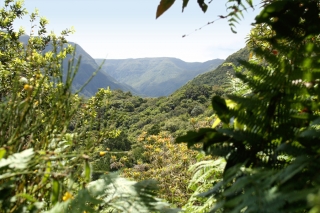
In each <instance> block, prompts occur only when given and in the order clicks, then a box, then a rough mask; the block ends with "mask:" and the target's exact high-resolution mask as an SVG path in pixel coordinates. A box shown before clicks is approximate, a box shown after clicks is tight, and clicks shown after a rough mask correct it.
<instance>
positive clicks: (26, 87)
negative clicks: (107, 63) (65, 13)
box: [0, 0, 320, 213]
mask: <svg viewBox="0 0 320 213" xmlns="http://www.w3.org/2000/svg"><path fill="white" fill-rule="evenodd" d="M227 2H228V5H229V4H231V6H230V7H228V9H229V10H231V11H232V12H231V13H229V15H227V16H226V17H228V18H229V21H230V25H231V27H234V24H233V23H234V22H235V21H236V20H237V19H238V16H239V15H241V12H242V10H243V9H245V8H246V7H253V3H252V1H246V2H247V3H244V1H233V0H229V1H227ZM173 3H174V0H161V1H160V5H159V7H158V11H157V17H159V16H160V15H161V14H163V13H164V12H165V11H166V10H167V9H168V8H170V6H171V5H172V4H173ZM262 3H263V10H262V12H261V14H260V15H259V16H257V17H256V24H255V26H254V28H253V29H252V31H251V33H250V35H249V37H248V40H247V47H246V48H244V49H242V50H240V51H239V52H238V53H237V54H235V55H233V56H230V57H229V58H228V59H227V60H226V62H227V64H225V65H223V66H220V67H218V68H217V69H216V70H215V71H212V72H209V73H206V74H203V75H200V76H198V77H197V78H195V79H194V80H193V81H191V82H189V83H188V84H186V85H185V86H183V87H182V88H180V89H179V90H178V91H176V92H175V93H173V94H172V95H170V96H168V97H160V98H141V97H137V96H133V95H132V93H131V92H123V91H120V90H116V91H111V90H110V89H108V88H102V89H100V90H98V91H97V93H96V94H95V95H94V96H93V97H91V98H88V99H86V98H81V97H80V96H79V95H78V94H79V92H80V91H75V90H74V88H72V87H73V85H74V84H73V82H74V80H75V78H76V76H77V71H78V69H79V66H80V59H76V58H75V55H76V53H75V52H74V48H73V47H72V46H70V45H67V41H66V39H65V37H66V36H67V35H68V34H69V33H71V31H70V30H66V31H63V32H62V33H61V36H56V35H54V34H47V32H46V24H47V20H46V19H44V18H39V17H38V14H37V13H36V12H34V13H31V14H30V19H31V23H33V25H32V28H33V29H35V26H36V25H35V24H34V23H35V22H36V21H37V20H38V18H39V27H38V29H37V30H38V33H37V34H36V35H31V36H30V37H29V38H28V39H27V40H26V41H25V42H24V44H23V43H21V42H20V41H21V40H19V39H21V38H24V39H25V38H26V37H24V36H23V33H24V32H23V30H22V29H21V30H19V31H18V32H15V31H14V29H13V24H12V23H13V21H14V20H15V19H16V18H22V17H23V16H24V15H25V14H26V11H25V9H23V5H22V3H21V2H20V1H17V2H14V1H10V0H7V1H5V5H4V8H2V9H1V16H0V27H1V31H0V34H1V39H0V62H1V66H0V81H1V87H0V98H1V100H0V101H1V102H0V111H1V114H0V125H1V127H0V135H1V137H0V171H1V172H0V209H1V211H2V212H67V211H68V212H125V211H127V212H162V211H166V212H171V211H172V212H175V211H177V210H176V209H171V208H170V206H169V205H168V204H167V203H165V201H163V199H164V200H166V201H168V202H170V203H171V204H170V205H172V206H177V207H181V208H182V209H183V210H185V211H186V212H311V213H316V212H320V211H319V198H320V196H319V191H320V179H319V175H318V171H319V169H320V168H319V165H320V164H319V163H320V162H319V145H318V141H319V104H318V102H319V100H318V98H319V97H318V95H319V92H320V91H319V75H318V73H319V61H320V59H319V52H320V46H319V44H320V40H319V33H320V28H319V26H318V20H319V14H320V6H319V5H320V2H319V1H316V0H311V1H310V0H308V1H307V0H299V1H295V0H293V1H282V0H278V1H276V0H274V1H262ZM187 4H188V0H187V1H183V8H185V7H186V6H187ZM198 4H199V6H200V8H201V10H203V11H204V12H205V11H206V9H207V7H208V5H207V4H206V3H205V2H204V1H198ZM48 45H52V46H51V47H50V48H49V49H48ZM46 48H47V49H46ZM66 58H67V59H68V60H69V62H68V63H66V60H65V59H66ZM237 59H240V60H237ZM64 68H67V70H68V72H64ZM212 97H213V98H212ZM210 105H212V108H210ZM212 109H213V111H212ZM176 137H178V138H177V139H176V141H177V142H179V143H180V144H175V143H174V139H175V138H176ZM188 147H189V148H193V149H192V150H191V149H188ZM199 150H202V151H204V152H205V153H206V154H207V156H205V155H204V154H203V153H201V152H198V151H199ZM115 171H117V172H119V173H120V174H121V175H122V177H119V176H118V173H117V172H115ZM123 177H126V178H130V179H132V180H136V181H141V182H135V181H130V180H128V179H124V178H123ZM150 178H152V179H155V180H156V181H158V187H156V184H155V182H154V181H152V180H148V179H150ZM157 190H159V192H160V195H159V196H160V197H161V198H162V199H159V198H156V197H155V196H156V191H157ZM199 193H200V194H199Z"/></svg>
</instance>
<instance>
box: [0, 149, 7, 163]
mask: <svg viewBox="0 0 320 213" xmlns="http://www.w3.org/2000/svg"><path fill="white" fill-rule="evenodd" d="M6 152H7V151H6V149H4V148H1V149H0V160H1V159H2V158H3V157H4V156H5V154H6Z"/></svg>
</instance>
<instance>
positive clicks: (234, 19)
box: [156, 0, 254, 33]
mask: <svg viewBox="0 0 320 213" xmlns="http://www.w3.org/2000/svg"><path fill="white" fill-rule="evenodd" d="M174 2H175V0H161V1H160V4H159V6H158V8H157V12H156V18H159V17H160V16H161V15H162V14H163V13H164V12H166V11H167V10H168V9H169V8H170V7H171V6H172V5H173V4H174ZM211 2H212V1H209V3H208V4H210V3H211ZM243 2H244V1H241V0H228V1H227V3H226V5H227V11H230V12H229V13H228V14H227V15H220V16H219V18H229V19H228V22H229V26H230V28H231V30H232V32H234V33H236V31H235V29H234V28H235V23H238V21H239V20H241V17H240V16H243V10H247V7H251V8H254V5H253V3H252V0H246V1H245V2H246V4H244V3H243ZM188 3H189V0H183V4H182V12H183V10H184V9H185V8H186V7H187V6H188ZM197 3H198V5H199V7H200V9H201V10H202V11H203V12H204V13H205V12H206V11H207V9H208V4H206V3H205V1H204V0H197ZM213 22H214V21H212V22H209V24H210V23H213Z"/></svg>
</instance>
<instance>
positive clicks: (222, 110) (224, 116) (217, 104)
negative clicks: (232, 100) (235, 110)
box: [212, 96, 231, 123]
mask: <svg viewBox="0 0 320 213" xmlns="http://www.w3.org/2000/svg"><path fill="white" fill-rule="evenodd" d="M212 108H213V110H215V111H216V112H217V115H218V116H219V118H220V119H221V120H222V121H223V122H224V123H229V120H230V118H231V117H230V116H228V114H229V108H228V107H227V103H226V100H225V99H223V98H221V97H220V96H214V97H213V98H212Z"/></svg>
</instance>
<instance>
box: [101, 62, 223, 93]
mask: <svg viewBox="0 0 320 213" xmlns="http://www.w3.org/2000/svg"><path fill="white" fill-rule="evenodd" d="M96 61H97V63H98V64H99V63H101V62H102V59H96ZM223 61H224V60H222V59H214V60H210V61H207V62H204V63H200V62H193V63H190V62H185V61H182V60H180V59H177V58H168V57H163V58H140V59H107V60H106V61H105V63H104V65H103V67H102V70H103V71H104V72H105V73H108V74H109V75H110V76H112V77H113V78H115V79H116V80H117V81H119V82H122V83H125V84H128V85H130V86H132V87H133V88H134V89H136V90H137V91H138V92H139V93H141V94H143V95H145V96H149V97H159V96H168V95H170V94H172V93H173V92H174V91H175V90H177V89H178V88H180V87H181V86H183V85H184V84H185V83H186V82H188V81H189V80H191V79H193V78H194V77H196V76H197V75H199V74H202V73H204V72H208V71H211V70H213V69H215V68H216V67H217V66H218V65H220V64H221V63H222V62H223Z"/></svg>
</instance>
